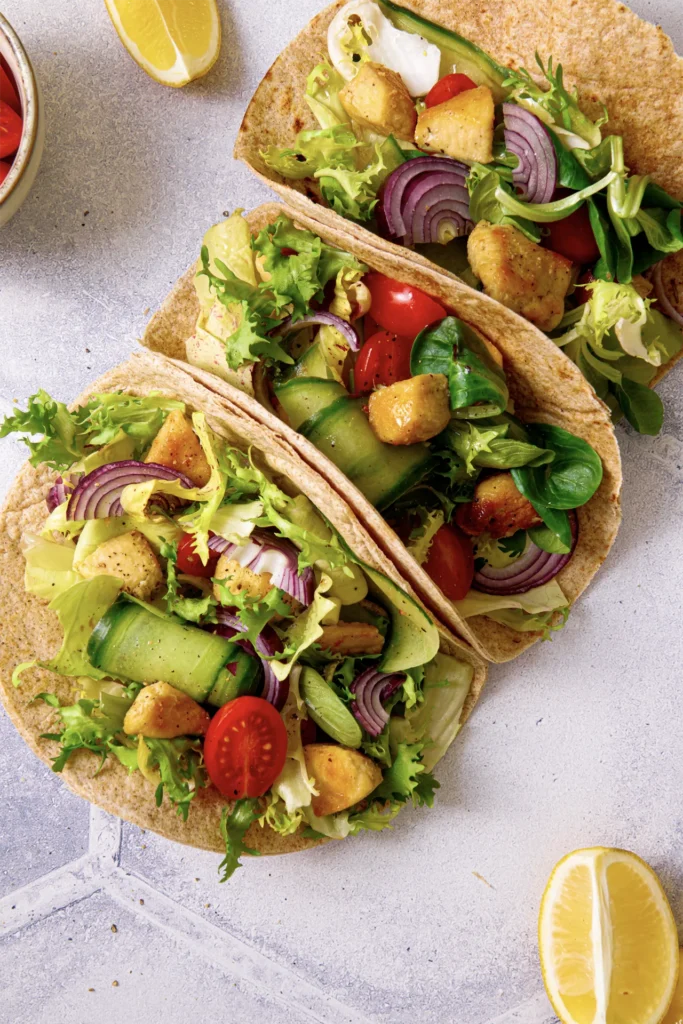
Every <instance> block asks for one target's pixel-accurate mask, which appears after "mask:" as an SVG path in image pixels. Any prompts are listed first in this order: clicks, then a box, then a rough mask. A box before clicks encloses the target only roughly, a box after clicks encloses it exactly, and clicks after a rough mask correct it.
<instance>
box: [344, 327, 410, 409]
mask: <svg viewBox="0 0 683 1024" xmlns="http://www.w3.org/2000/svg"><path fill="white" fill-rule="evenodd" d="M412 347H413V339H412V338H402V337H400V335H398V334H392V333H391V331H378V332H377V334H373V336H372V337H371V338H368V340H367V341H366V342H365V344H364V345H363V347H362V349H361V350H360V352H359V353H358V360H357V362H356V366H355V369H354V383H355V386H356V387H355V393H356V394H357V395H367V394H368V393H369V392H370V391H374V389H375V388H376V387H378V386H379V385H380V384H387V385H388V384H395V383H396V381H397V380H407V379H408V377H410V376H412V375H411V373H410V350H411V349H412Z"/></svg>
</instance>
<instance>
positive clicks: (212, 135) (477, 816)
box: [0, 0, 683, 1024]
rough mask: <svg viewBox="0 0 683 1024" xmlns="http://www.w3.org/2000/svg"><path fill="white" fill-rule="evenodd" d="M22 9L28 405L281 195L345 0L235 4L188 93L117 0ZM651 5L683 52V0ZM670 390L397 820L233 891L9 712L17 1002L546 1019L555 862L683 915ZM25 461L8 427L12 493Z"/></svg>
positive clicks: (3, 402) (8, 326)
mask: <svg viewBox="0 0 683 1024" xmlns="http://www.w3.org/2000/svg"><path fill="white" fill-rule="evenodd" d="M0 6H1V7H2V10H3V13H4V14H6V16H7V17H8V18H9V19H10V21H12V22H13V24H14V26H15V28H16V29H17V30H18V31H19V33H20V35H21V36H22V38H23V40H24V43H25V44H26V46H27V48H28V50H29V52H30V54H31V56H32V57H33V60H34V62H35V67H36V70H37V73H38V75H39V77H40V79H41V82H42V86H43V90H44V94H45V101H46V109H47V120H48V140H47V149H46V153H45V158H44V161H43V165H42V169H41V171H40V175H39V178H38V180H37V183H36V186H35V188H34V191H33V193H32V195H31V196H30V198H29V200H28V201H27V203H26V205H25V206H24V208H23V209H22V210H21V212H20V213H19V214H18V215H17V217H16V218H15V219H14V221H12V222H11V224H10V225H9V226H8V227H5V228H4V229H2V231H0V343H1V345H2V353H3V355H2V364H1V366H0V412H6V411H9V409H10V404H11V400H12V399H13V398H19V399H22V400H23V399H25V398H26V396H27V395H28V394H30V393H32V392H33V391H35V390H36V389H37V388H38V387H41V386H42V387H45V388H47V389H48V390H50V391H51V392H52V393H53V394H54V395H55V396H57V397H59V398H62V399H68V398H71V397H73V396H74V395H75V394H76V393H77V392H78V391H80V390H81V389H82V387H83V386H84V385H85V384H86V382H88V381H90V380H91V379H92V378H93V377H94V376H96V375H97V374H99V373H101V372H103V371H104V370H106V369H107V368H109V367H111V366H113V365H114V364H115V363H117V362H119V361H120V360H122V359H123V358H124V357H125V356H126V355H127V354H128V353H129V351H130V350H131V348H132V347H133V345H134V343H135V339H136V337H137V336H138V335H139V334H140V332H141V331H142V328H143V325H144V323H145V321H146V319H147V315H148V314H147V310H148V309H150V308H151V309H153V308H154V307H155V306H156V305H157V304H158V303H159V302H160V301H161V299H162V298H163V297H164V295H165V294H166V292H167V291H168V290H169V287H170V286H171V284H172V283H173V281H174V279H175V278H176V276H177V275H178V274H179V273H180V272H181V271H182V270H183V269H184V268H185V267H186V265H187V264H188V263H189V262H190V261H191V260H192V259H193V258H194V257H195V255H196V252H197V245H198V240H199V238H200V237H201V234H202V232H203V231H204V230H205V229H206V228H207V227H208V226H209V225H210V224H212V223H213V222H214V221H215V220H217V219H218V218H219V217H220V216H221V213H222V211H223V210H225V209H228V208H229V209H233V208H234V207H236V206H244V207H251V206H255V205H257V204H258V203H259V202H261V201H263V200H267V199H269V198H272V197H271V196H270V195H269V193H268V191H267V190H266V189H265V188H264V187H262V186H261V185H260V184H258V183H257V182H255V181H253V180H252V179H251V178H250V176H249V174H248V173H247V171H246V170H245V169H244V168H243V167H241V166H239V165H236V164H234V163H233V161H232V158H231V152H232V146H233V138H234V135H235V131H236V129H237V126H238V124H239V121H240V118H241V114H242V111H243V109H244V107H245V105H246V103H247V100H248V98H249V96H250V95H251V93H252V91H253V90H254V88H255V87H256V85H257V83H258V81H259V80H260V78H261V76H262V75H263V73H264V72H265V70H266V69H267V67H268V66H269V65H270V63H271V62H272V60H273V59H274V58H275V56H276V55H277V53H278V52H279V51H280V49H281V48H282V46H283V45H284V43H285V42H286V41H287V40H288V39H289V38H290V37H291V36H292V35H293V34H294V33H295V31H296V30H298V29H299V28H300V27H302V26H303V25H304V24H305V23H306V22H307V20H308V19H309V18H310V17H311V16H312V15H313V14H315V13H316V11H317V10H319V9H320V7H321V6H322V2H321V0H286V2H285V0H275V2H273V0H271V2H270V3H268V2H266V0H231V2H228V0H221V3H220V6H221V9H222V14H223V19H224V42H223V51H222V54H221V58H220V61H219V63H218V65H217V67H216V68H215V69H214V71H213V73H212V74H211V76H210V77H209V78H208V79H206V80H204V81H203V82H200V83H198V84H196V85H194V86H191V87H190V88H188V89H186V90H184V91H181V92H176V91H171V90H165V89H163V88H162V87H160V86H157V85H155V84H154V83H153V82H152V81H150V80H149V79H148V78H147V77H146V76H145V75H144V74H143V72H141V71H140V70H139V69H138V68H137V67H136V66H135V65H134V64H133V63H132V62H131V60H130V59H129V58H128V57H127V55H126V53H125V52H124V50H123V49H122V48H121V46H120V44H119V42H118V40H117V38H116V35H115V33H114V31H113V29H112V26H111V25H110V23H109V20H108V18H107V15H106V13H105V11H104V6H103V4H102V3H101V2H100V0H83V2H81V3H73V2H71V3H65V2H64V0H0ZM633 6H634V7H635V9H636V10H637V11H638V12H639V13H640V14H642V15H643V16H645V17H647V18H650V19H651V20H659V21H661V23H662V25H663V26H664V28H665V29H666V30H667V31H668V32H669V33H670V34H672V35H673V36H674V38H675V39H676V41H677V44H678V49H679V51H680V50H681V49H683V24H682V23H681V14H680V0H658V2H656V0H638V2H634V3H633ZM560 56H561V55H560ZM85 211H88V213H87V215H86V212H85ZM660 390H661V394H662V397H663V399H664V400H665V403H666V406H667V410H668V413H667V419H666V424H665V430H664V433H663V435H662V436H661V437H659V438H657V439H648V438H641V437H638V436H636V435H634V434H632V433H630V432H628V431H625V430H620V431H619V436H620V440H621V442H622V451H623V456H624V476H625V481H626V483H625V489H624V515H625V523H624V526H623V529H622V531H621V534H620V536H619V538H618V541H617V544H616V546H615V548H614V551H613V553H612V555H611V557H610V559H609V561H608V563H607V565H606V567H605V569H604V570H603V571H602V573H601V574H600V576H599V577H598V580H597V582H596V584H595V585H594V586H593V587H592V588H591V590H590V591H589V593H588V595H587V596H586V597H585V598H584V599H583V601H582V602H581V604H580V605H579V606H578V607H577V608H576V610H575V611H574V613H573V614H572V617H571V620H570V623H569V625H568V627H567V629H566V630H565V631H564V633H562V634H560V635H558V636H557V637H556V638H555V640H553V642H552V644H543V645H541V646H538V647H537V648H536V649H535V650H533V651H532V652H530V653H528V654H527V655H525V656H524V657H522V658H520V659H519V660H518V661H516V662H514V663H513V664H512V665H509V666H505V667H499V668H497V669H494V670H492V672H491V680H490V683H489V686H488V689H487V691H486V692H485V695H484V698H483V700H482V702H481V704H480V706H479V708H478V710H477V713H476V715H475V716H474V718H473V720H472V721H471V723H470V724H469V725H468V727H467V729H466V730H465V731H464V733H463V735H462V737H461V738H460V740H459V741H458V743H457V744H456V746H455V748H454V749H453V750H452V752H451V753H450V754H449V756H448V758H447V759H446V762H445V764H444V765H443V766H442V768H441V772H440V778H441V782H442V784H443V788H442V790H441V793H440V799H439V802H438V805H437V807H436V808H435V809H434V810H433V811H431V812H414V813H411V812H406V813H405V814H404V815H403V817H402V820H401V822H400V825H399V827H398V828H397V829H396V830H395V831H394V832H393V833H387V834H383V835H379V836H372V835H370V836H367V837H365V838H363V839H361V840H355V841H349V842H347V843H344V844H340V845H339V846H332V847H327V848H326V849H323V850H322V851H320V852H313V853H309V854H306V855H302V856H300V857H298V858H293V859H289V858H285V859H280V860H260V861H259V860H256V861H252V862H249V863H248V865H247V867H246V869H245V870H242V871H240V872H239V873H238V875H237V876H235V878H234V879H233V881H232V882H231V883H230V884H229V885H227V886H219V885H218V884H217V878H216V865H217V858H216V857H214V856H211V855H208V854H202V853H197V852H195V851H192V850H188V849H185V848H184V847H181V846H177V845H174V844H171V843H168V842H165V841H163V840H161V839H158V838H157V837H155V836H154V835H151V834H145V833H144V832H142V831H140V830H139V829H137V828H134V827H132V826H130V825H123V826H121V825H120V823H118V822H117V821H116V820H115V819H113V818H109V817H108V816H107V815H104V814H101V813H100V812H97V811H93V810H91V809H90V807H89V806H88V805H87V804H86V803H84V802H83V801H81V800H80V799H78V798H77V797H75V796H72V795H71V794H70V793H69V792H68V791H67V790H66V789H65V788H64V787H63V785H62V784H61V783H60V781H59V779H58V778H57V777H55V776H54V775H52V774H51V773H50V772H49V770H48V769H47V768H46V767H44V766H43V765H42V764H41V763H40V762H38V761H37V760H36V758H35V757H34V756H33V754H31V753H30V751H29V750H28V749H27V748H26V747H25V746H24V744H23V742H22V741H21V740H20V739H19V737H18V736H17V735H16V733H15V732H14V729H13V728H12V726H11V725H10V723H9V722H8V720H7V718H6V717H5V716H4V715H3V713H2V712H1V711H0V785H1V786H2V793H3V809H2V815H1V816H0V820H1V824H0V897H2V899H0V936H1V937H0V957H1V958H2V960H1V961H0V963H1V966H0V977H2V990H3V991H2V996H1V997H0V1021H2V1024H5V1022H6V1024H10V1022H11V1024H66V1022H67V1021H68V1022H69V1024H85V1022H90V1021H91V1020H99V1021H103V1022H105V1024H109V1022H113V1021H121V1020H128V1021H134V1022H137V1021H143V1020H144V1021H145V1022H146V1024H162V1022H163V1024H176V1022H178V1024H179V1022H181V1021H182V1022H184V1021H186V1020H187V1019H188V1018H190V1017H191V1016H192V1015H193V1014H197V1013H198V1012H202V1011H203V1012H204V1013H207V1012H208V1013H209V1014H210V1015H211V1016H213V1017H216V1018H217V1019H219V1020H229V1021H236V1022H238V1024H261V1022H266V1021H268V1022H274V1024H303V1022H306V1021H319V1022H321V1024H322V1022H325V1024H347V1022H348V1024H351V1022H354V1024H361V1022H363V1024H366V1022H367V1024H370V1022H372V1024H389V1022H391V1024H403V1022H405V1024H409V1022H410V1024H412V1022H414V1021H415V1020H419V1021H420V1022H421V1024H493V1022H496V1024H503V1022H505V1024H550V1022H551V1021H552V1020H554V1018H553V1014H552V1012H551V1010H550V1008H549V1005H548V1003H547V1001H546V998H545V996H544V994H543V987H542V983H541V978H540V974H539V970H538V964H537V954H536V936H535V930H536V915H537V911H538V903H539V899H540V895H541V893H542V890H543V886H544V884H545V880H546V877H547V875H548V873H549V871H550V870H551V868H552V866H553V864H554V863H555V861H556V860H557V859H558V858H559V857H560V856H562V855H563V854H565V853H566V852H567V851H569V850H571V849H573V848H575V847H578V846H582V845H589V844H597V843H606V844H610V845H622V846H627V847H630V848H631V849H633V850H635V851H637V852H638V853H639V854H641V855H642V856H643V857H645V858H647V859H648V860H649V861H650V862H651V863H652V864H653V865H654V866H655V867H656V868H657V870H658V871H659V872H660V874H661V876H662V878H663V880H664V883H665V885H666V888H667V891H668V893H669V896H670V897H671V899H672V902H673V905H674V910H675V912H676V914H677V917H678V920H679V923H680V922H682V920H683V918H682V915H683V902H682V901H681V881H682V880H683V853H682V852H681V851H682V850H683V818H682V813H681V800H680V765H681V733H680V707H681V698H680V679H681V670H680V665H681V660H682V656H683V644H682V642H681V627H680V610H679V609H680V583H681V572H680V565H681V560H683V529H682V527H683V522H682V514H681V508H682V505H681V492H682V490H683V468H682V467H683V412H681V403H680V398H681V396H682V393H683V370H680V369H679V371H678V372H676V373H674V374H673V375H672V376H671V377H670V378H669V379H668V380H667V381H665V382H664V384H663V385H662V386H661V389H660ZM21 460H22V449H21V447H20V446H19V445H18V444H13V443H12V442H4V443H3V447H2V455H1V458H0V490H1V491H2V492H4V490H5V489H6V488H7V487H8V486H9V483H10V481H11V479H12V477H13V475H14V473H15V472H16V470H17V469H18V467H19V465H20V463H21ZM484 879H485V881H484ZM113 924H115V925H116V927H117V930H116V932H113V931H112V927H111V926H112V925H113ZM115 982H118V985H114V983H115Z"/></svg>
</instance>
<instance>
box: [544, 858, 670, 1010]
mask: <svg viewBox="0 0 683 1024" xmlns="http://www.w3.org/2000/svg"><path fill="white" fill-rule="evenodd" d="M538 934H539V950H540V956H541V967H542V970H543V980H544V981H545V987H546V990H547V992H548V996H549V998H550V1001H551V1003H552V1004H553V1007H554V1009H555V1012H556V1013H557V1015H558V1017H559V1018H560V1019H561V1020H562V1022H563V1024H660V1021H661V1020H662V1017H663V1016H664V1014H665V1013H666V1011H667V1009H668V1007H669V1004H670V1003H671V1000H672V997H673V994H674V990H675V988H676V982H677V981H678V970H679V952H678V936H677V934H676V925H675V922H674V919H673V914H672V913H671V908H670V906H669V903H668V901H667V898H666V895H665V894H664V890H663V889H662V887H661V885H660V883H659V879H658V878H657V876H656V875H655V873H654V871H653V870H652V868H650V867H649V866H648V865H647V864H646V863H645V862H644V861H642V860H641V859H640V857H637V856H636V855H635V854H633V853H628V851H626V850H611V849H607V848H606V847H600V846H598V847H594V848H593V849H588V850H577V851H576V852H575V853H570V854H569V855H568V856H567V857H565V858H564V859H563V860H561V861H560V862H559V864H558V865H557V866H556V867H555V869H554V871H553V873H552V875H551V876H550V880H549V882H548V885H547V887H546V890H545V893H544V894H543V900H542V903H541V913H540V919H539V928H538Z"/></svg>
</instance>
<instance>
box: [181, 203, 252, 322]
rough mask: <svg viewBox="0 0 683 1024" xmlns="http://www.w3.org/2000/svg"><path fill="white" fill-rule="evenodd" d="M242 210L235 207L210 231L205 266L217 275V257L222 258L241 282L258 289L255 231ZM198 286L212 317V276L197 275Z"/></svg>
mask: <svg viewBox="0 0 683 1024" xmlns="http://www.w3.org/2000/svg"><path fill="white" fill-rule="evenodd" d="M242 213H243V211H242V210H235V212H234V213H232V214H231V215H230V216H229V217H227V218H226V219H225V220H222V221H220V222H219V223H218V224H214V225H213V227H210V228H209V230H208V231H207V232H206V234H205V235H204V239H203V242H202V249H206V252H207V257H208V259H207V265H206V267H205V268H204V269H206V270H208V271H210V273H212V274H214V275H215V274H217V273H218V266H217V264H216V260H220V261H221V262H222V263H223V265H224V266H226V267H227V268H228V269H229V270H230V272H231V274H233V275H234V276H235V277H236V278H237V279H238V280H239V281H243V282H244V283H245V284H247V285H249V286H251V288H256V286H257V284H258V275H257V273H256V263H255V260H254V252H253V249H252V247H251V230H250V228H249V223H248V222H247V221H246V220H245V218H244V217H243V216H242ZM194 286H195V290H196V292H197V298H198V299H199V303H200V305H201V307H202V311H203V313H204V315H205V316H206V317H209V316H210V315H211V311H212V308H213V306H214V303H215V295H214V294H213V293H212V291H211V284H210V280H209V277H208V276H207V275H206V274H201V273H198V274H196V276H195V280H194Z"/></svg>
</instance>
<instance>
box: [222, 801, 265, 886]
mask: <svg viewBox="0 0 683 1024" xmlns="http://www.w3.org/2000/svg"><path fill="white" fill-rule="evenodd" d="M260 814H261V811H260V807H259V802H258V800H256V799H253V798H249V797H244V798H243V799H242V800H237V801H236V803H234V804H233V806H232V808H230V807H224V808H223V813H222V814H221V824H220V829H221V837H222V839H223V842H224V843H225V856H224V858H223V860H222V861H221V862H220V864H219V865H218V870H219V872H220V876H221V877H220V881H221V882H227V881H228V879H229V878H232V876H233V875H234V873H235V871H236V870H237V868H239V867H241V866H242V865H241V864H240V857H243V856H248V857H258V856H259V852H258V850H252V849H250V847H248V846H247V845H246V844H245V842H244V837H245V836H246V834H247V832H248V831H249V828H250V827H251V826H252V825H253V824H254V822H255V821H258V819H259V817H260Z"/></svg>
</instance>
